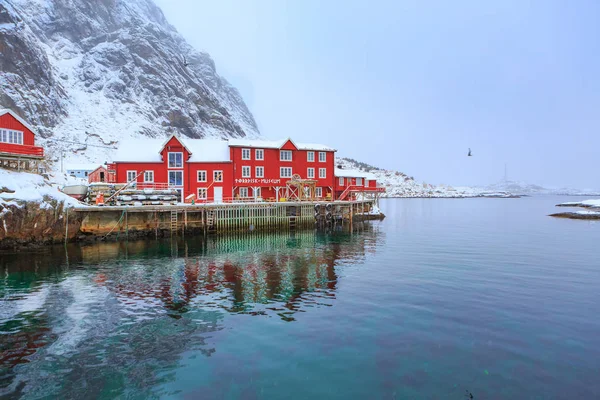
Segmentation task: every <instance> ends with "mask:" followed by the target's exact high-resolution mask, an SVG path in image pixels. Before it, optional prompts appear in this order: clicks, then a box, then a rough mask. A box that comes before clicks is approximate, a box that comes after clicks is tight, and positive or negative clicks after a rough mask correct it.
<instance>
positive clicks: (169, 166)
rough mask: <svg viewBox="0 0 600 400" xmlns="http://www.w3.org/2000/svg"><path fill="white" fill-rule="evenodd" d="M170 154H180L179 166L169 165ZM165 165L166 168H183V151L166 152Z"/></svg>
mask: <svg viewBox="0 0 600 400" xmlns="http://www.w3.org/2000/svg"><path fill="white" fill-rule="evenodd" d="M171 154H175V155H177V154H181V166H179V167H178V166H174V167H172V166H171ZM167 167H168V168H183V152H182V151H173V152H171V151H170V152H168V153H167Z"/></svg>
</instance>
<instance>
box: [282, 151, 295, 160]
mask: <svg viewBox="0 0 600 400" xmlns="http://www.w3.org/2000/svg"><path fill="white" fill-rule="evenodd" d="M279 161H292V151H291V150H279Z"/></svg>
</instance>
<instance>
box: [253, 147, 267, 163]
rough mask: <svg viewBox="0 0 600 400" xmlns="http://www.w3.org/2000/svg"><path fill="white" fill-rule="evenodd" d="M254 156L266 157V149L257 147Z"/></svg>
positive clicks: (262, 158)
mask: <svg viewBox="0 0 600 400" xmlns="http://www.w3.org/2000/svg"><path fill="white" fill-rule="evenodd" d="M254 158H255V159H257V160H264V159H265V151H264V149H256V150H254Z"/></svg>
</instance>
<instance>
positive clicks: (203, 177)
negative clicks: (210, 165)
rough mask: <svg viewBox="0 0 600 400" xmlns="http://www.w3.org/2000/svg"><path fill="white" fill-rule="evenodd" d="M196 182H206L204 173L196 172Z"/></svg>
mask: <svg viewBox="0 0 600 400" xmlns="http://www.w3.org/2000/svg"><path fill="white" fill-rule="evenodd" d="M198 182H206V171H198Z"/></svg>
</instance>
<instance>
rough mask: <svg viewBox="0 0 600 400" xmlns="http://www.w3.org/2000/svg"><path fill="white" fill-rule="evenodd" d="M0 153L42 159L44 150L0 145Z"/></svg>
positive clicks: (20, 145) (41, 148)
mask: <svg viewBox="0 0 600 400" xmlns="http://www.w3.org/2000/svg"><path fill="white" fill-rule="evenodd" d="M0 153H8V154H16V155H23V156H34V157H44V148H43V147H39V146H29V145H23V144H14V143H0Z"/></svg>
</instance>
